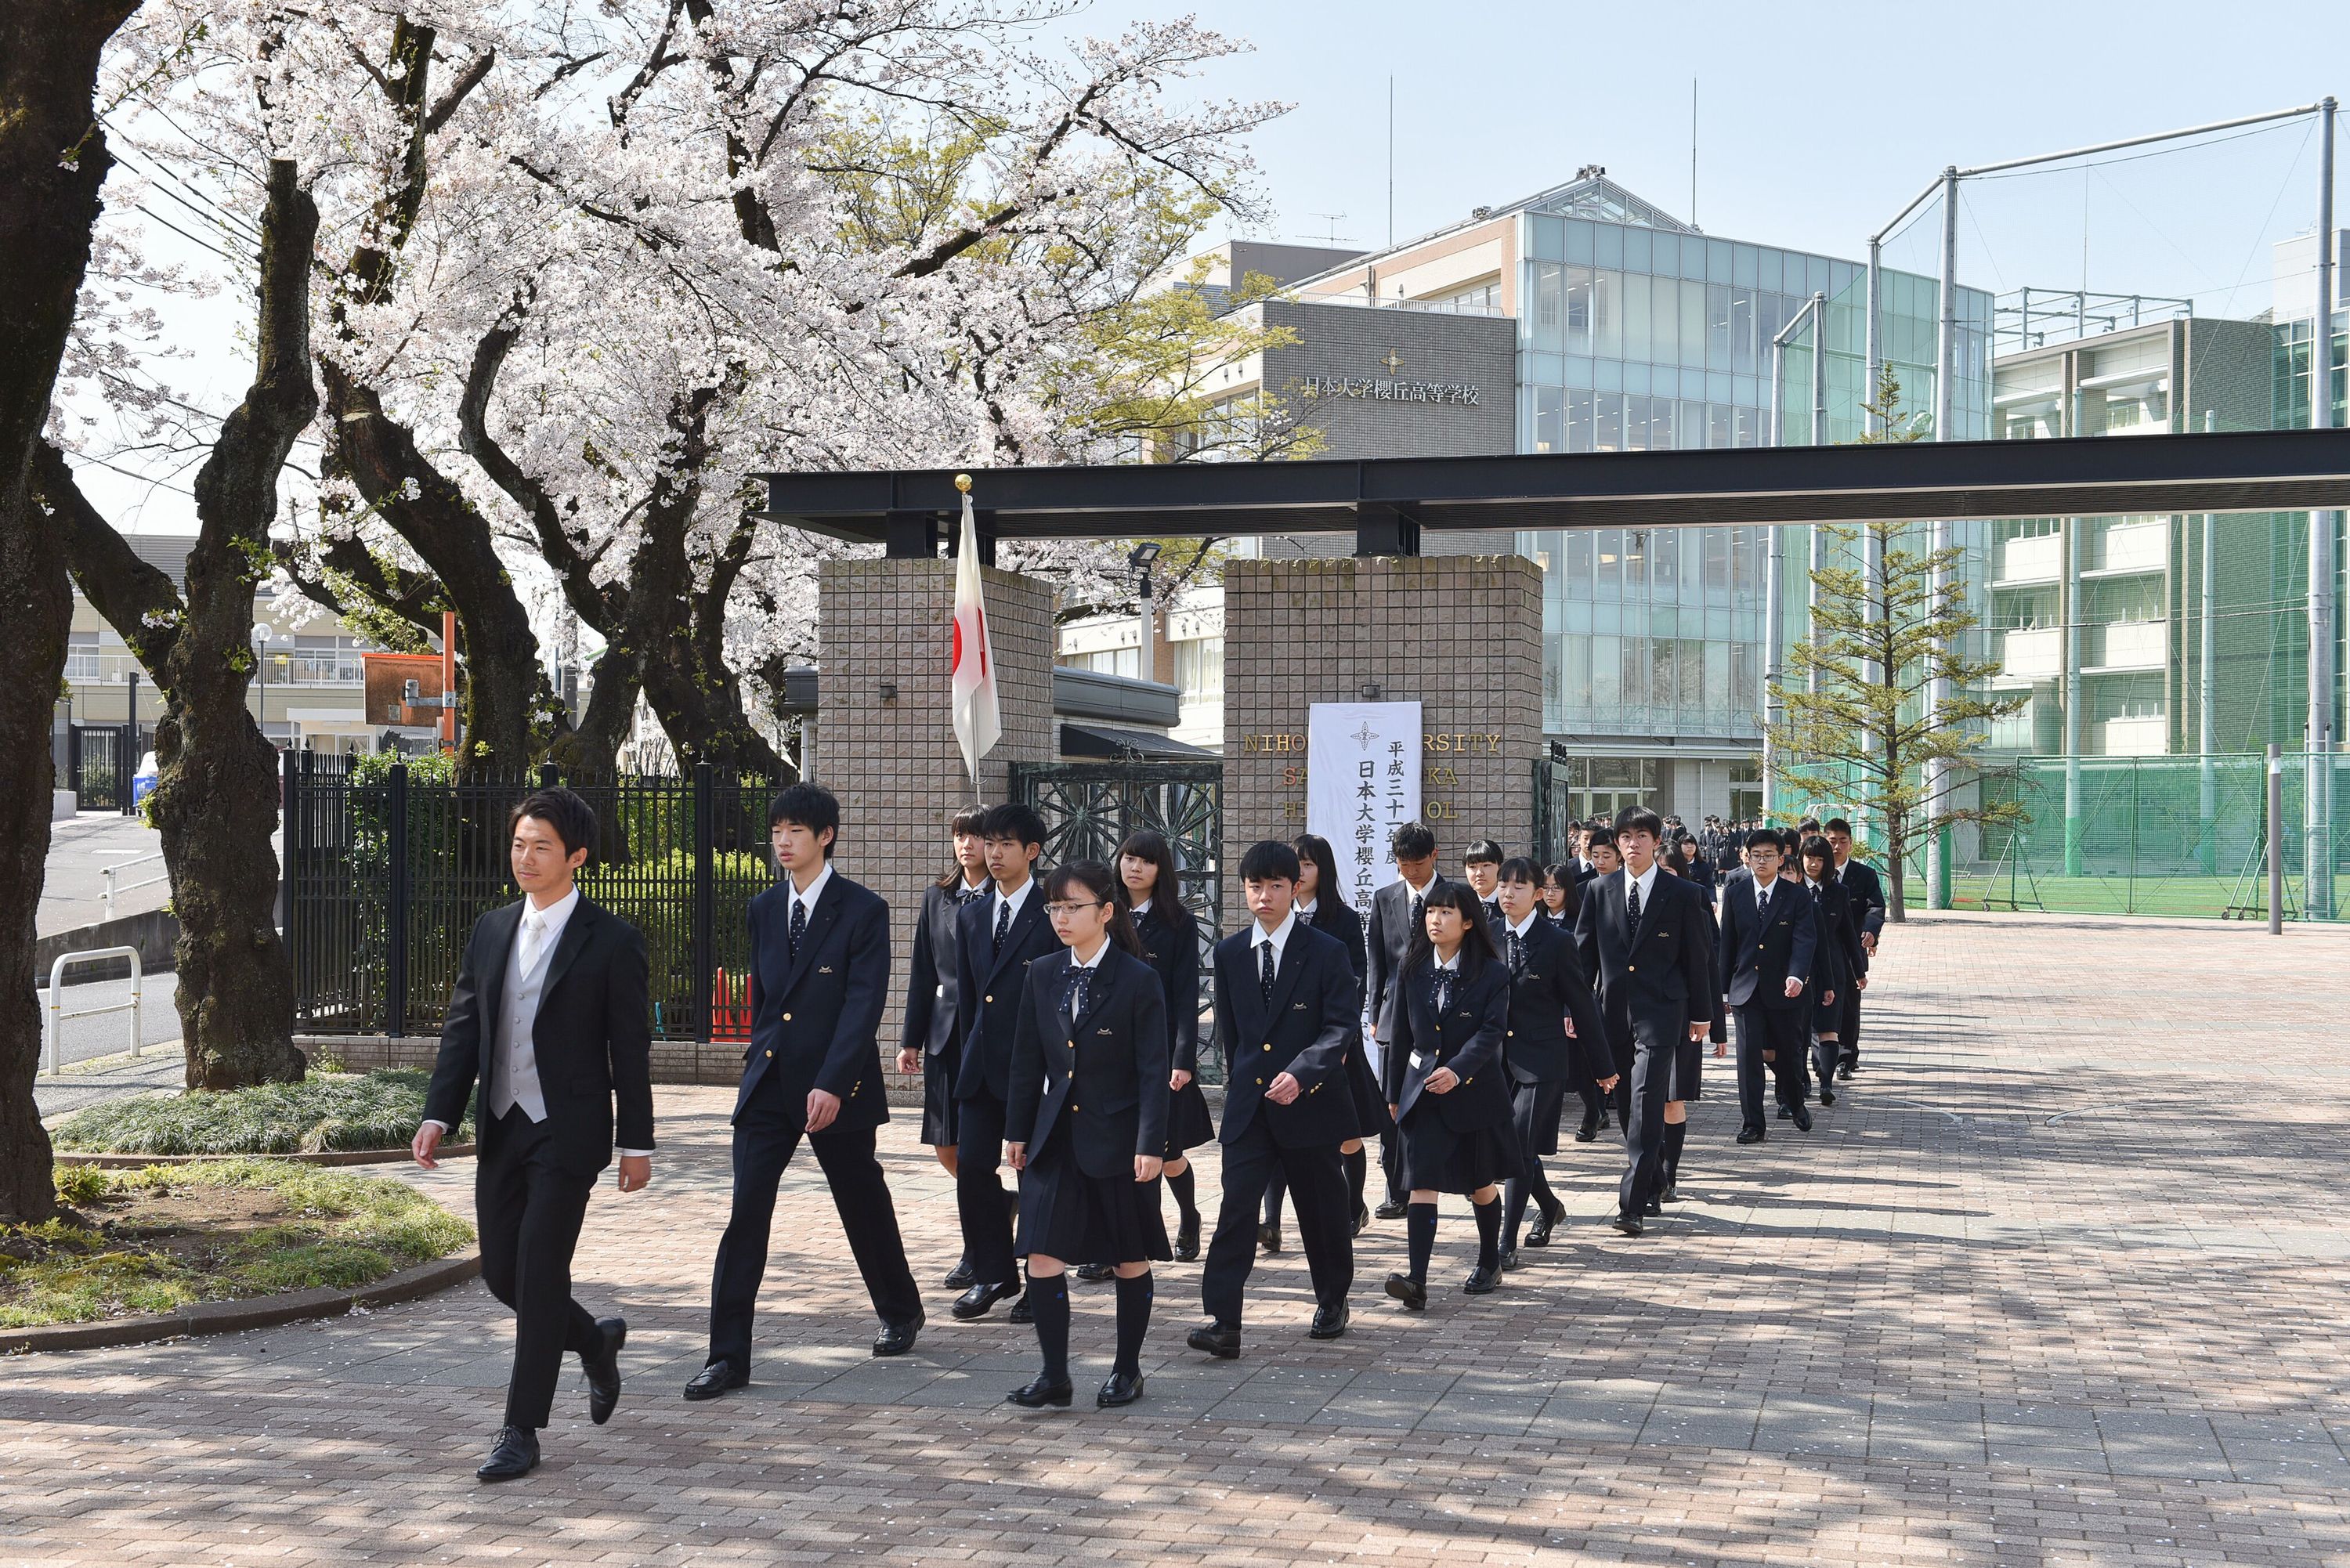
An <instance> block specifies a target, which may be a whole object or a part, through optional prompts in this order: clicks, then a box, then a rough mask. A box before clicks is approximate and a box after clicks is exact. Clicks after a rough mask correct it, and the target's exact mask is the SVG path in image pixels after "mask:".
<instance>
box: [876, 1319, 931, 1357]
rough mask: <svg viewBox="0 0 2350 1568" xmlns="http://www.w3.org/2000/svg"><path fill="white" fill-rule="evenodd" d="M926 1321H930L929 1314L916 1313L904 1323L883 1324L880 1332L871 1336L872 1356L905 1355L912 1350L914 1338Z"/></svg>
mask: <svg viewBox="0 0 2350 1568" xmlns="http://www.w3.org/2000/svg"><path fill="white" fill-rule="evenodd" d="M928 1321H930V1320H929V1314H924V1313H916V1314H914V1315H913V1317H912V1318H911V1319H910V1320H909V1321H907V1322H905V1323H885V1324H882V1325H881V1332H880V1333H879V1334H875V1335H874V1336H873V1354H874V1355H905V1354H906V1352H908V1351H910V1350H911V1349H913V1348H914V1336H915V1335H916V1334H920V1333H921V1332H922V1324H925V1323H927V1322H928Z"/></svg>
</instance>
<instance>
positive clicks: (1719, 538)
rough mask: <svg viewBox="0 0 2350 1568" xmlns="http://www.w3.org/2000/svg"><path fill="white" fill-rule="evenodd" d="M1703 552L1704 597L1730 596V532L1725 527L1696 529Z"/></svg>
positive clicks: (1721, 597) (1717, 598)
mask: <svg viewBox="0 0 2350 1568" xmlns="http://www.w3.org/2000/svg"><path fill="white" fill-rule="evenodd" d="M1698 533H1699V534H1700V535H1701V538H1700V544H1701V545H1702V546H1703V549H1704V553H1705V591H1706V597H1709V598H1711V599H1715V600H1717V601H1719V600H1721V599H1725V598H1727V597H1729V596H1730V534H1731V531H1730V530H1729V529H1727V528H1700V529H1699V530H1698Z"/></svg>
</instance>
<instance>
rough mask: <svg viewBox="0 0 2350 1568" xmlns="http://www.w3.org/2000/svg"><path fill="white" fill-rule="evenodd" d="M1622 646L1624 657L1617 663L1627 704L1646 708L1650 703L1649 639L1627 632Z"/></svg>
mask: <svg viewBox="0 0 2350 1568" xmlns="http://www.w3.org/2000/svg"><path fill="white" fill-rule="evenodd" d="M1622 646H1623V658H1622V659H1619V660H1618V661H1617V665H1618V669H1619V670H1620V674H1619V676H1618V680H1619V682H1620V684H1621V685H1622V686H1623V689H1624V703H1625V706H1627V707H1630V708H1645V707H1647V706H1648V639H1647V638H1645V637H1641V636H1638V635H1637V634H1630V633H1627V635H1626V636H1625V637H1624V639H1623V643H1622Z"/></svg>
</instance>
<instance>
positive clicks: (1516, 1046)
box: [1496, 913, 1616, 1083]
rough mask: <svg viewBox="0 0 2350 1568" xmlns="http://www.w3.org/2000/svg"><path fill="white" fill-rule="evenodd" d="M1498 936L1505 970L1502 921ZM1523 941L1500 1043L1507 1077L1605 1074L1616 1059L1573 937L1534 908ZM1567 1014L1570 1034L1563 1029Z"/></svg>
mask: <svg viewBox="0 0 2350 1568" xmlns="http://www.w3.org/2000/svg"><path fill="white" fill-rule="evenodd" d="M1496 940H1498V942H1499V943H1500V946H1501V949H1502V953H1503V968H1504V969H1507V968H1508V967H1509V966H1508V955H1509V947H1510V929H1509V927H1508V926H1507V925H1506V924H1505V925H1503V928H1502V930H1501V933H1500V935H1499V937H1498V938H1497V939H1496ZM1525 944H1526V962H1525V968H1523V970H1521V971H1518V975H1517V978H1516V979H1515V980H1513V981H1511V982H1510V1017H1509V1031H1508V1033H1507V1034H1506V1036H1505V1037H1504V1043H1503V1056H1504V1057H1505V1058H1506V1059H1507V1061H1508V1063H1509V1067H1510V1076H1511V1077H1513V1079H1517V1080H1520V1081H1522V1082H1526V1083H1555V1082H1556V1081H1558V1080H1559V1079H1561V1078H1604V1077H1607V1075H1609V1074H1611V1073H1613V1072H1614V1071H1615V1070H1616V1065H1615V1058H1614V1055H1613V1054H1612V1053H1610V1052H1609V1050H1608V1049H1607V1033H1606V1028H1605V1026H1604V1025H1603V1024H1602V1023H1600V1021H1599V1002H1598V999H1597V998H1596V997H1594V996H1593V995H1592V994H1591V986H1590V984H1589V983H1588V982H1587V981H1585V980H1584V978H1583V965H1582V962H1581V961H1580V960H1578V959H1577V958H1576V957H1575V939H1574V938H1573V937H1571V936H1569V935H1568V934H1567V932H1566V929H1565V927H1563V926H1555V925H1553V924H1552V923H1551V922H1550V921H1549V920H1548V919H1544V917H1543V916H1542V915H1541V914H1540V913H1536V915H1535V916H1534V919H1533V920H1532V921H1531V922H1530V923H1529V924H1528V925H1527V927H1526V935H1525ZM1570 1018H1572V1019H1574V1020H1575V1033H1574V1034H1573V1036H1572V1037H1570V1036H1569V1035H1568V1034H1567V1033H1566V1021H1567V1020H1568V1019H1570Z"/></svg>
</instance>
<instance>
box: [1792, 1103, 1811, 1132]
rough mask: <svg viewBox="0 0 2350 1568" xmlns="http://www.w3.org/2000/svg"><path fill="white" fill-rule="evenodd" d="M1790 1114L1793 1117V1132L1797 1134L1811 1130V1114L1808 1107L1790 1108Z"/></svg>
mask: <svg viewBox="0 0 2350 1568" xmlns="http://www.w3.org/2000/svg"><path fill="white" fill-rule="evenodd" d="M1791 1114H1792V1115H1793V1116H1794V1119H1795V1130H1796V1131H1797V1132H1809V1131H1811V1130H1812V1112H1811V1108H1810V1107H1809V1106H1794V1107H1792V1112H1791Z"/></svg>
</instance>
